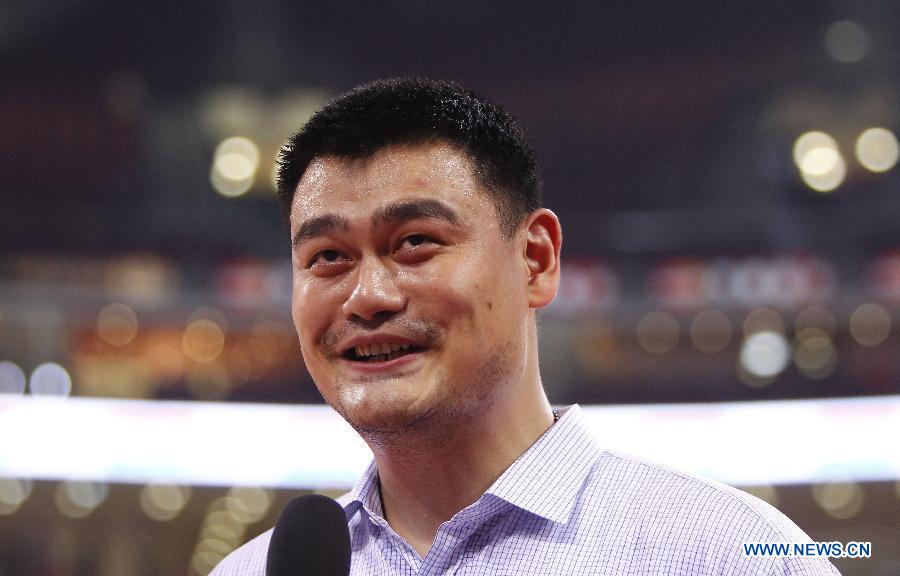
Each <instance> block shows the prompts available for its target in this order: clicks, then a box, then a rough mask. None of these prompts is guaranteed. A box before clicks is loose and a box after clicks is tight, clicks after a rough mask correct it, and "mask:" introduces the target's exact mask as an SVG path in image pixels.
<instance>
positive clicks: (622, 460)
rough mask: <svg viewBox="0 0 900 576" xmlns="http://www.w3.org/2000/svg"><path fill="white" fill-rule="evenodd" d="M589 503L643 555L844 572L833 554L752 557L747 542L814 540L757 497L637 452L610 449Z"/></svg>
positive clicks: (593, 479) (743, 567)
mask: <svg viewBox="0 0 900 576" xmlns="http://www.w3.org/2000/svg"><path fill="white" fill-rule="evenodd" d="M581 506H582V512H583V513H587V515H596V517H597V519H598V520H600V521H601V523H602V524H605V525H615V526H617V532H618V533H619V534H626V535H627V537H625V538H623V540H621V541H619V542H618V544H619V545H620V546H621V547H622V549H626V550H630V551H631V552H632V553H633V554H634V555H635V557H642V556H643V555H645V554H649V555H650V556H651V557H654V558H674V557H678V558H680V561H681V562H683V563H685V564H686V565H687V566H693V567H699V568H700V569H699V570H698V571H697V573H705V574H748V573H754V574H772V575H788V574H808V575H824V574H828V575H833V574H838V572H837V570H835V569H834V567H833V566H832V565H831V563H830V562H828V561H827V560H826V559H813V558H806V559H800V558H790V557H775V556H767V557H753V556H748V555H746V554H745V551H744V549H743V545H744V544H745V543H748V544H749V543H753V542H788V543H794V542H796V543H806V542H811V540H810V538H809V536H808V535H807V534H806V533H805V532H804V531H803V530H801V529H800V528H799V527H798V526H797V525H796V524H794V522H792V521H791V520H790V519H789V518H787V516H785V515H784V514H782V513H781V512H780V511H778V510H777V509H775V508H774V507H773V506H771V505H770V504H768V503H766V502H763V501H762V500H760V499H759V498H756V497H755V496H752V495H750V494H747V493H746V492H743V491H741V490H738V489H736V488H732V487H731V486H727V485H725V484H722V483H720V482H716V481H714V480H709V479H705V478H701V477H699V476H694V475H692V474H688V473H686V472H683V471H680V470H678V469H675V468H672V467H669V466H666V465H663V464H659V463H656V462H653V461H650V460H646V459H643V458H639V457H636V456H632V455H629V454H625V453H621V452H617V451H612V450H604V452H603V453H602V454H601V456H600V457H599V458H598V459H597V461H596V463H595V467H594V469H593V470H592V472H591V475H590V478H589V480H588V481H587V483H586V484H585V486H584V490H583V492H582V502H581ZM689 572H690V571H689Z"/></svg>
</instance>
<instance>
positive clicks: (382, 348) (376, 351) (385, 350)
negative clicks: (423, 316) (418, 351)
mask: <svg viewBox="0 0 900 576" xmlns="http://www.w3.org/2000/svg"><path fill="white" fill-rule="evenodd" d="M410 348H412V344H399V343H396V342H382V343H380V344H361V345H359V346H357V347H356V355H357V356H358V357H360V358H366V357H368V356H377V355H380V354H392V353H394V352H400V351H401V350H409V349H410Z"/></svg>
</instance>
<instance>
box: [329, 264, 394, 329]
mask: <svg viewBox="0 0 900 576" xmlns="http://www.w3.org/2000/svg"><path fill="white" fill-rule="evenodd" d="M405 306H406V296H405V295H404V293H403V292H402V291H401V290H400V289H399V287H398V286H397V282H396V278H395V275H394V272H393V271H391V270H390V269H389V268H388V267H387V266H385V264H384V263H383V262H381V261H379V259H378V258H363V260H362V261H361V262H360V264H359V266H358V267H357V272H356V284H355V286H353V292H351V293H350V296H349V297H348V298H347V300H345V301H344V305H343V310H344V314H345V315H346V316H347V317H348V318H351V319H357V320H364V321H371V320H374V319H376V318H378V317H381V316H391V315H393V314H396V313H397V312H399V311H401V310H403V308H404V307H405Z"/></svg>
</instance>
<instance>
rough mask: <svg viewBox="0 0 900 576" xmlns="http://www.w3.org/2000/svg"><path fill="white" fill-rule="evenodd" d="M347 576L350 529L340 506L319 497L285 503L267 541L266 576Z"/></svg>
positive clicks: (299, 497) (302, 498) (348, 570)
mask: <svg viewBox="0 0 900 576" xmlns="http://www.w3.org/2000/svg"><path fill="white" fill-rule="evenodd" d="M306 574H316V575H317V576H348V575H349V574H350V529H349V528H348V527H347V516H346V515H345V514H344V509H343V508H341V505H340V504H338V503H337V502H335V501H334V500H332V499H331V498H328V497H327V496H322V495H321V494H306V495H304V496H297V497H296V498H294V499H293V500H291V501H290V502H288V503H287V506H285V507H284V510H282V511H281V515H280V516H278V522H276V523H275V529H274V530H273V531H272V539H271V540H270V541H269V553H268V556H267V557H266V576H304V575H306Z"/></svg>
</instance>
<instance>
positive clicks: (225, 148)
mask: <svg viewBox="0 0 900 576" xmlns="http://www.w3.org/2000/svg"><path fill="white" fill-rule="evenodd" d="M258 169H259V148H258V147H257V146H256V144H255V143H254V142H253V141H252V140H250V139H249V138H244V137H243V136H232V137H231V138H226V139H225V140H223V141H222V142H221V143H219V145H218V146H217V147H216V151H215V154H214V155H213V165H212V169H211V170H210V182H211V183H212V185H213V188H215V190H216V192H218V193H219V194H221V195H222V196H227V197H236V196H241V195H243V194H245V193H246V192H247V191H248V190H250V188H251V187H252V186H253V181H254V179H255V178H256V171H257V170H258Z"/></svg>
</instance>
